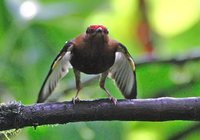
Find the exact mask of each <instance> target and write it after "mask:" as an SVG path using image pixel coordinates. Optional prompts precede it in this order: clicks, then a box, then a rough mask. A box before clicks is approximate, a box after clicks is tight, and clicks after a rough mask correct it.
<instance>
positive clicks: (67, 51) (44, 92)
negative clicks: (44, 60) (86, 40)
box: [37, 42, 73, 103]
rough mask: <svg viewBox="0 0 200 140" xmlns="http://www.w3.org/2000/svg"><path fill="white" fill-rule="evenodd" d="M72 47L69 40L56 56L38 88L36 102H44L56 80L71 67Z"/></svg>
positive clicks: (53, 87)
mask: <svg viewBox="0 0 200 140" xmlns="http://www.w3.org/2000/svg"><path fill="white" fill-rule="evenodd" d="M72 48H73V44H72V43H71V42H67V43H66V44H65V46H64V47H63V49H62V50H61V51H60V53H59V54H58V55H57V56H56V58H55V60H54V61H53V63H52V65H51V68H50V70H49V73H48V74H47V76H46V78H45V81H44V83H43V85H42V87H41V89H40V92H39V96H38V100H37V102H38V103H40V102H44V101H45V100H46V99H47V98H48V97H49V96H50V94H51V93H52V92H53V90H54V89H55V87H56V85H57V83H58V80H60V79H61V78H63V77H64V76H65V75H66V74H67V73H68V69H69V68H70V67H71V64H70V62H69V61H70V59H71V50H72Z"/></svg>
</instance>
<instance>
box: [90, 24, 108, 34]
mask: <svg viewBox="0 0 200 140" xmlns="http://www.w3.org/2000/svg"><path fill="white" fill-rule="evenodd" d="M86 34H90V35H97V34H102V35H104V34H105V35H107V34H108V30H107V28H106V27H105V26H103V25H90V26H89V27H88V28H87V30H86Z"/></svg>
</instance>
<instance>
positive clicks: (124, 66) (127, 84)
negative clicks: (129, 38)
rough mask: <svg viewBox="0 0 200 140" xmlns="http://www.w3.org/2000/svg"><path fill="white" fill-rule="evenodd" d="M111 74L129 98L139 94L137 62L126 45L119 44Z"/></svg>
mask: <svg viewBox="0 0 200 140" xmlns="http://www.w3.org/2000/svg"><path fill="white" fill-rule="evenodd" d="M110 75H111V77H112V78H113V79H114V80H115V82H116V84H117V86H118V88H119V89H120V90H121V92H122V94H123V95H124V97H125V98H127V99H133V98H136V96H137V83H136V74H135V64H134V61H133V59H132V57H131V56H130V54H129V53H128V51H127V49H126V48H125V46H123V45H122V44H119V46H118V50H117V52H116V53H115V62H114V64H113V66H112V67H111V69H110Z"/></svg>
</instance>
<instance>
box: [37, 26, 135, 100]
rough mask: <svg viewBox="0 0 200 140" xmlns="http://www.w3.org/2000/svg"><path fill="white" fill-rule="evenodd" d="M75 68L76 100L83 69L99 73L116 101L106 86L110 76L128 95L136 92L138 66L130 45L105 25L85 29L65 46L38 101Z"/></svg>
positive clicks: (102, 86)
mask: <svg viewBox="0 0 200 140" xmlns="http://www.w3.org/2000/svg"><path fill="white" fill-rule="evenodd" d="M70 68H72V69H73V72H74V75H75V83H76V90H77V91H76V95H75V96H74V98H73V99H72V101H73V103H75V102H76V101H78V100H79V98H78V95H79V92H80V90H81V89H82V86H81V73H85V74H99V75H100V81H99V86H100V88H101V89H103V90H104V91H105V93H106V94H107V96H108V98H109V99H110V100H111V101H112V102H113V103H114V104H116V103H117V99H115V98H114V97H113V96H112V95H111V93H110V92H109V91H108V90H107V89H106V88H105V81H106V78H107V77H110V78H112V79H113V80H114V81H115V83H116V85H117V87H118V88H119V90H120V91H121V93H122V95H123V96H124V97H125V98H126V99H135V98H136V96H137V83H136V67H135V63H134V60H133V58H132V57H131V55H130V53H129V52H128V50H127V48H126V47H125V46H124V45H123V44H122V43H120V42H118V41H116V40H114V39H112V38H111V37H110V36H109V31H108V29H107V28H106V27H105V26H104V25H90V26H89V27H87V29H86V31H85V33H82V34H80V35H78V36H77V37H75V38H74V39H72V40H70V41H66V43H65V44H64V47H63V48H62V49H61V50H60V52H59V54H58V55H57V56H56V58H55V59H54V61H53V63H52V64H51V67H50V70H49V72H48V74H47V76H46V78H45V80H44V82H43V84H42V87H41V89H40V91H39V95H38V100H37V103H41V102H44V101H46V99H47V98H48V97H49V96H50V95H51V93H52V92H53V90H54V89H55V87H56V85H57V83H58V82H59V80H60V79H62V78H63V77H64V76H65V75H66V74H67V73H68V71H69V69H70Z"/></svg>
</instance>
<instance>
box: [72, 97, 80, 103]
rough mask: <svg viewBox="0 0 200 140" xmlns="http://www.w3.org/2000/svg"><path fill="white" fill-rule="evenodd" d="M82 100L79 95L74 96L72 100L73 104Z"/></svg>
mask: <svg viewBox="0 0 200 140" xmlns="http://www.w3.org/2000/svg"><path fill="white" fill-rule="evenodd" d="M78 101H80V99H79V98H78V97H74V98H72V102H73V104H76V102H78Z"/></svg>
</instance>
